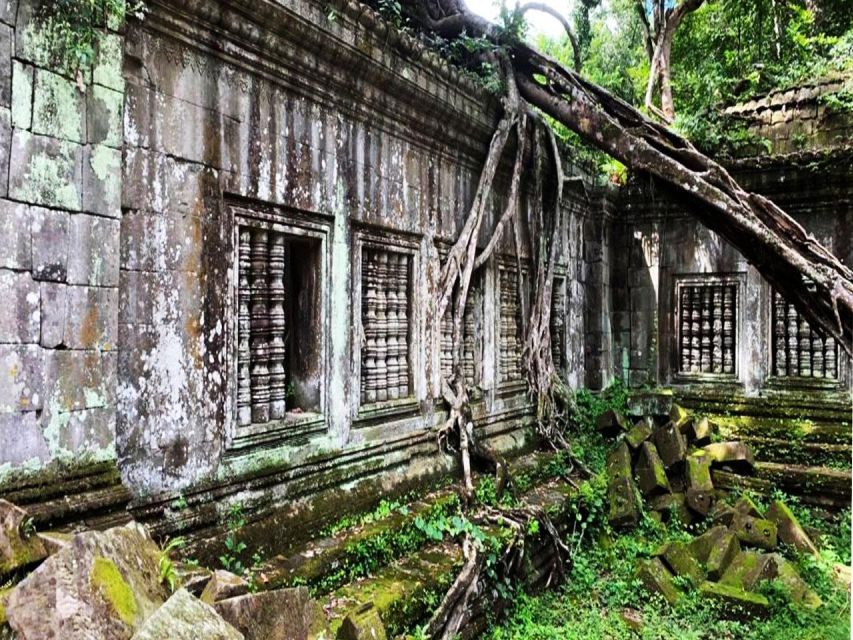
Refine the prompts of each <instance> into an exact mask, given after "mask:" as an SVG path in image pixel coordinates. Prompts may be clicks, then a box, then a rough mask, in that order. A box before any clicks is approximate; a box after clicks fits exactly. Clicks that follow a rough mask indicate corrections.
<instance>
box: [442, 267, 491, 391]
mask: <svg viewBox="0 0 853 640" xmlns="http://www.w3.org/2000/svg"><path fill="white" fill-rule="evenodd" d="M480 293H481V290H480V287H479V286H475V285H474V283H473V282H472V285H471V288H470V290H469V291H468V299H467V300H466V301H465V313H464V315H463V316H462V371H463V374H464V375H465V380H466V382H467V384H468V385H470V386H473V385H476V384H477V383H478V378H477V376H478V373H477V368H476V366H475V362H477V361H478V359H479V358H480V357H481V354H482V348H481V346H480V345H481V342H480V340H481V337H482V331H481V330H478V329H477V326H478V323H479V322H480V320H479V319H478V315H479V309H480V308H481V306H480ZM440 357H441V375H442V376H443V377H445V378H449V377H450V375H451V374H452V369H453V313H452V305H448V306H447V310H446V311H445V313H444V318H442V320H441V356H440Z"/></svg>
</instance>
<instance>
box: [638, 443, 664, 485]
mask: <svg viewBox="0 0 853 640" xmlns="http://www.w3.org/2000/svg"><path fill="white" fill-rule="evenodd" d="M635 473H636V475H637V484H638V485H639V487H640V491H642V492H643V495H645V496H653V495H658V494H661V493H668V492H669V480H667V477H666V469H664V467H663V462H662V461H661V459H660V456H659V455H658V451H657V449H656V448H655V445H653V444H652V443H651V442H644V443H643V444H642V445H641V446H640V452H639V453H638V454H637V465H636V467H635Z"/></svg>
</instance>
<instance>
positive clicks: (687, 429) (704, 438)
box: [681, 417, 714, 447]
mask: <svg viewBox="0 0 853 640" xmlns="http://www.w3.org/2000/svg"><path fill="white" fill-rule="evenodd" d="M681 432H682V433H683V434H684V435H685V436H686V437H687V441H688V442H689V443H690V444H692V445H695V446H697V447H702V446H704V445H706V444H711V434H713V433H714V426H713V424H712V423H711V422H710V421H709V420H708V418H704V417H703V418H694V419H692V420H689V421H688V422H686V423H685V424H684V426H683V427H682V428H681Z"/></svg>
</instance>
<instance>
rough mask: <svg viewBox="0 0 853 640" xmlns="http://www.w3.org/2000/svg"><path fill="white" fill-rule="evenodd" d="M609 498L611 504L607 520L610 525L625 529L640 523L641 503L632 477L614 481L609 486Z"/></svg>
mask: <svg viewBox="0 0 853 640" xmlns="http://www.w3.org/2000/svg"><path fill="white" fill-rule="evenodd" d="M607 498H608V501H609V504H610V511H609V513H608V516H607V521H608V522H609V523H610V526H612V527H613V528H614V529H624V528H628V527H635V526H637V524H639V522H640V515H641V512H640V504H639V501H638V500H637V492H636V487H635V486H634V481H633V480H632V479H631V478H630V477H628V478H618V479H616V480H614V481H612V482H611V483H610V484H609V485H608V488H607Z"/></svg>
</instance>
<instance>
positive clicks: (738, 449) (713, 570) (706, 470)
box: [600, 404, 821, 618]
mask: <svg viewBox="0 0 853 640" xmlns="http://www.w3.org/2000/svg"><path fill="white" fill-rule="evenodd" d="M657 418H658V422H657V423H656V422H655V419H653V418H652V417H649V416H646V417H644V418H642V419H641V420H639V421H638V422H637V423H636V424H635V425H634V426H633V427H632V428H630V429H626V428H624V426H623V425H625V423H626V422H627V420H626V419H624V418H623V417H622V416H620V415H619V414H618V413H617V412H614V411H608V412H607V414H606V416H605V418H604V419H602V420H601V423H600V424H601V426H602V427H604V428H601V429H600V430H601V431H602V432H605V431H606V432H608V433H611V434H613V435H614V437H615V438H617V440H618V442H617V445H616V448H615V449H614V451H613V452H612V453H611V455H610V456H609V457H608V459H607V474H608V489H609V490H608V496H609V500H610V511H609V520H610V524H611V526H613V527H614V528H623V529H624V528H628V527H632V526H636V525H637V524H638V523H639V521H640V518H641V517H642V511H643V506H644V505H643V503H642V502H641V500H640V493H642V497H643V498H644V500H645V506H646V507H647V508H649V509H650V510H651V514H652V515H653V516H655V517H657V518H659V519H661V520H665V519H668V518H669V517H673V516H674V517H678V518H679V519H680V520H681V521H682V523H684V524H685V525H689V524H692V523H695V522H698V521H702V520H704V521H706V522H709V523H710V524H711V527H710V528H709V529H708V530H707V531H705V532H704V533H703V534H702V535H699V536H696V537H695V538H694V539H693V540H692V541H690V542H689V543H684V542H672V543H668V544H666V545H664V546H663V547H661V548H660V549H659V550H658V551H657V552H656V553H655V554H654V557H653V558H651V559H646V560H642V561H641V562H639V563H638V565H637V577H638V578H639V579H640V580H641V581H642V583H643V585H644V586H645V587H646V589H648V590H649V591H651V592H654V593H658V594H660V595H661V596H662V597H663V598H664V599H665V600H666V601H667V602H669V603H670V604H674V603H675V602H677V601H678V599H679V597H680V591H679V588H678V587H677V586H676V581H675V580H674V578H675V577H679V578H682V579H684V580H686V581H687V582H689V583H690V584H692V585H693V586H695V587H697V588H698V589H699V591H700V593H701V594H702V595H703V597H707V598H712V599H714V600H718V601H720V602H723V603H724V604H725V609H726V611H727V612H729V613H730V614H731V615H732V617H734V618H744V617H751V616H761V615H764V614H765V613H766V611H767V608H768V601H767V599H766V598H765V597H764V596H762V595H760V594H757V593H755V592H754V589H756V588H757V587H758V585H759V584H760V583H761V582H763V581H767V580H779V581H780V582H782V583H783V584H784V585H785V589H786V590H787V591H788V593H789V594H790V597H791V599H792V600H793V601H794V602H797V603H800V604H802V605H803V606H806V607H816V606H820V604H821V603H820V598H819V597H818V596H817V594H816V593H815V592H814V591H813V590H812V589H810V588H809V586H808V584H807V583H806V582H805V581H804V580H803V579H802V577H801V576H800V575H799V573H798V572H797V570H796V568H795V567H794V565H792V564H791V563H790V562H788V561H787V560H785V558H784V557H783V556H782V555H781V554H779V553H776V552H775V551H776V549H777V546H778V543H779V541H780V540H781V541H782V542H784V543H785V544H786V545H789V546H790V547H792V548H794V549H797V550H798V551H801V552H807V553H817V548H816V547H815V545H814V542H812V540H811V539H810V538H809V536H808V534H807V533H806V531H805V530H804V529H803V527H802V526H801V525H800V524H799V522H797V519H796V517H795V516H794V515H793V513H792V512H791V510H790V509H789V508H788V507H787V506H786V505H785V504H784V503H783V502H781V501H776V502H774V503H773V505H772V506H771V508H770V509H769V510H768V512H767V514H764V513H762V511H761V509H760V508H759V507H758V505H756V504H755V502H754V501H753V500H752V499H750V498H749V497H748V496H742V497H740V498H739V499H738V500H737V502H735V503H734V504H733V505H730V504H726V503H724V502H718V501H717V498H718V492H717V491H716V490H715V487H714V482H713V476H712V474H711V469H712V467H718V468H722V469H727V470H735V471H739V472H741V473H743V472H746V473H749V472H751V471H752V469H753V456H752V451H751V450H750V448H749V447H748V446H747V445H745V444H743V443H741V442H716V443H713V442H711V439H712V436H713V434H714V433H715V432H716V427H715V426H714V424H713V423H711V422H709V421H708V420H707V419H706V418H694V417H691V416H690V415H689V414H688V413H687V412H686V411H685V410H684V409H683V408H681V407H679V406H678V405H676V404H674V405H673V406H672V410H671V411H670V413H669V415H668V416H658V417H657ZM657 424H660V426H656V425H657ZM617 426H618V427H619V428H616V427H617ZM638 489H639V491H638Z"/></svg>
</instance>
